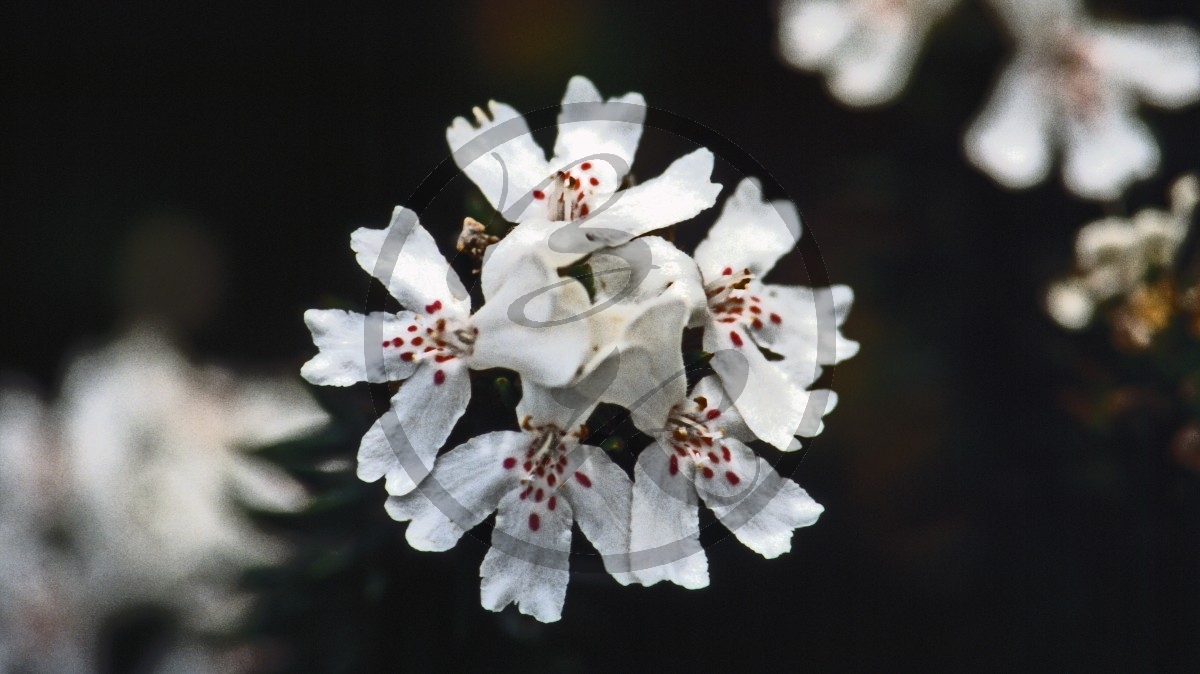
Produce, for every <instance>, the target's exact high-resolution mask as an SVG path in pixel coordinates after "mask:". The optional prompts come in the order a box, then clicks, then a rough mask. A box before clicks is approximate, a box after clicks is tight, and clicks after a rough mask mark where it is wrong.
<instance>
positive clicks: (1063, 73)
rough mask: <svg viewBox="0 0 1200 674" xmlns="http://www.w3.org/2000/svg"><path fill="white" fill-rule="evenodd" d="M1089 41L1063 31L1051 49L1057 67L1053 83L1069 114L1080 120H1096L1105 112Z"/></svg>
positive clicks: (1051, 80)
mask: <svg viewBox="0 0 1200 674" xmlns="http://www.w3.org/2000/svg"><path fill="white" fill-rule="evenodd" d="M1090 52H1091V49H1090V46H1089V45H1088V43H1087V41H1086V40H1084V39H1082V38H1080V37H1079V36H1077V35H1074V34H1072V33H1070V32H1064V33H1063V34H1062V35H1061V36H1059V37H1058V39H1057V40H1056V41H1055V44H1054V46H1053V47H1052V49H1051V50H1050V54H1051V55H1050V58H1051V59H1052V62H1051V67H1052V68H1053V69H1054V71H1053V73H1054V74H1053V75H1052V77H1051V78H1050V86H1052V87H1055V88H1057V89H1058V95H1059V96H1061V98H1062V100H1063V104H1064V106H1065V108H1066V113H1067V114H1069V115H1071V116H1073V117H1076V118H1077V119H1080V120H1084V121H1086V120H1089V119H1094V118H1096V117H1097V116H1099V114H1100V113H1101V112H1102V110H1103V107H1104V98H1103V90H1102V83H1101V78H1100V75H1099V73H1098V72H1097V71H1096V66H1095V64H1094V63H1093V59H1092V55H1091V53H1090Z"/></svg>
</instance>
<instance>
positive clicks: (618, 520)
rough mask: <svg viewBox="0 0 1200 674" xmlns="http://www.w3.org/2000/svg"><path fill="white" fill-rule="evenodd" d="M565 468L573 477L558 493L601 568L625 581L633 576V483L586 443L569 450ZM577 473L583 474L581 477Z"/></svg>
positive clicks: (600, 450) (598, 450)
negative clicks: (599, 559)
mask: <svg viewBox="0 0 1200 674" xmlns="http://www.w3.org/2000/svg"><path fill="white" fill-rule="evenodd" d="M576 466H578V467H576ZM568 470H569V471H571V473H570V476H571V477H573V478H574V479H565V480H563V483H562V484H563V486H562V493H563V495H564V496H565V497H566V498H567V500H568V501H570V503H571V509H572V510H573V511H574V512H575V521H576V522H577V523H578V524H579V529H580V530H581V531H583V535H584V536H586V537H587V539H588V540H589V541H591V542H592V545H593V546H595V548H596V551H597V552H599V553H600V554H601V555H603V558H604V568H605V569H606V570H607V571H608V572H609V573H610V574H612V576H613V578H616V579H617V582H619V583H620V584H622V585H628V584H629V583H631V582H633V580H634V578H633V576H632V575H631V574H630V573H629V571H630V566H629V503H630V498H631V496H630V492H631V490H632V489H633V483H632V482H631V481H630V480H629V476H628V475H626V474H625V471H624V470H621V467H620V466H618V465H617V464H615V463H613V462H612V459H610V458H608V455H607V454H605V453H604V450H603V449H600V448H599V447H592V446H590V445H579V446H578V447H576V448H575V449H574V450H572V451H571V458H570V464H569V468H568ZM580 474H582V475H584V476H586V477H585V478H584V479H582V480H581V479H579V475H580Z"/></svg>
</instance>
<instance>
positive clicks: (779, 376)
mask: <svg viewBox="0 0 1200 674" xmlns="http://www.w3.org/2000/svg"><path fill="white" fill-rule="evenodd" d="M799 238H800V216H799V214H798V213H797V212H796V207H795V206H794V205H792V204H791V203H789V202H786V201H776V202H770V203H768V202H767V201H765V200H764V199H763V196H762V190H761V188H760V187H759V185H758V183H757V182H756V181H754V180H753V179H749V178H748V179H745V180H743V181H742V182H741V183H740V184H739V185H738V187H737V189H736V191H735V192H734V194H733V195H732V196H731V197H729V199H727V200H726V202H725V205H724V207H723V210H722V211H721V215H720V217H719V218H717V221H716V223H714V224H713V226H712V229H711V230H709V232H708V236H707V237H706V238H705V239H704V241H702V242H701V243H700V245H699V246H697V248H696V253H695V258H696V264H697V266H699V268H700V275H701V277H702V279H703V283H704V292H705V295H706V296H707V300H708V301H707V304H706V305H705V307H704V310H703V311H701V312H698V313H697V314H695V315H694V316H693V321H692V325H693V326H703V327H704V350H705V351H708V352H710V353H718V352H720V351H724V350H732V351H734V352H736V353H739V354H741V355H742V356H744V358H736V357H717V358H714V359H713V363H712V364H713V368H714V369H715V370H716V371H717V374H718V375H719V376H720V377H721V378H722V380H723V384H724V386H725V389H726V390H728V391H730V392H736V391H740V394H739V395H737V396H736V401H735V405H736V406H737V409H738V411H739V413H740V414H741V416H742V417H743V418H744V419H745V421H746V424H747V425H748V426H749V427H750V430H751V431H753V432H754V435H756V436H758V437H759V438H761V439H762V440H765V441H766V442H768V443H770V444H772V445H774V446H775V447H778V448H779V449H788V448H789V447H791V448H795V447H796V446H797V445H796V444H795V442H794V440H793V436H795V435H798V434H799V435H811V434H814V433H815V432H819V431H818V430H817V429H818V424H819V416H820V414H822V411H821V409H820V408H819V405H813V404H812V401H811V400H810V398H811V395H812V394H811V392H809V391H807V390H806V389H807V388H808V386H809V385H811V384H812V383H813V382H814V381H816V379H817V377H819V376H820V374H821V366H822V365H833V364H836V363H838V362H841V361H843V360H845V359H847V358H849V357H851V356H853V355H854V354H855V353H857V352H858V343H857V342H854V341H851V340H848V339H846V338H845V337H843V336H842V334H841V331H840V326H841V324H842V323H843V322H844V321H845V320H846V315H847V313H848V312H849V311H850V304H851V302H852V301H853V299H854V295H853V293H852V292H851V290H850V289H849V288H847V287H846V286H831V287H829V288H817V289H813V288H804V287H798V286H780V285H771V284H766V283H763V282H762V278H763V276H765V275H766V274H767V272H769V271H770V270H771V268H772V267H774V266H775V262H776V261H777V260H779V258H780V257H782V256H783V255H784V254H786V253H787V252H789V251H791V250H792V249H793V248H794V247H795V245H796V242H797V241H798V240H799ZM762 349H767V350H769V351H771V352H772V353H774V354H776V356H778V358H776V359H775V360H769V359H768V358H767V356H766V355H765V354H764V353H763V351H762Z"/></svg>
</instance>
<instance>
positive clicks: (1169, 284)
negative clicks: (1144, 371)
mask: <svg viewBox="0 0 1200 674" xmlns="http://www.w3.org/2000/svg"><path fill="white" fill-rule="evenodd" d="M1197 203H1200V181H1198V180H1197V179H1196V176H1194V175H1189V176H1184V177H1183V178H1180V179H1179V180H1177V181H1176V182H1175V185H1174V186H1173V187H1172V188H1171V210H1170V211H1163V210H1159V209H1152V208H1147V209H1145V210H1142V211H1139V212H1138V213H1137V214H1136V215H1134V216H1133V217H1132V218H1120V217H1108V218H1104V219H1102V220H1097V221H1095V222H1092V223H1089V224H1087V225H1085V226H1084V227H1083V228H1082V229H1080V230H1079V236H1078V238H1077V239H1076V243H1075V264H1076V269H1077V271H1076V273H1075V274H1074V275H1072V276H1070V277H1068V278H1065V279H1062V280H1060V281H1057V282H1055V283H1054V284H1052V285H1051V286H1050V289H1049V290H1048V291H1047V294H1046V308H1047V310H1048V311H1049V313H1050V316H1051V317H1052V318H1053V319H1054V320H1055V321H1057V322H1058V323H1059V324H1060V325H1062V326H1063V327H1065V328H1069V329H1072V330H1079V329H1082V328H1084V327H1086V326H1087V325H1088V323H1090V322H1091V320H1092V315H1093V314H1094V313H1095V311H1096V308H1097V307H1098V306H1100V305H1102V304H1104V303H1106V302H1110V301H1113V300H1120V306H1119V307H1117V311H1116V312H1114V317H1115V318H1117V319H1118V320H1117V324H1118V326H1124V327H1123V328H1118V329H1119V332H1120V333H1121V334H1122V335H1123V338H1122V339H1120V340H1119V341H1120V342H1121V343H1123V344H1127V345H1130V346H1137V347H1141V348H1144V347H1146V346H1149V343H1150V340H1151V339H1152V338H1153V337H1154V335H1155V334H1156V333H1157V332H1159V331H1160V330H1162V329H1163V328H1164V327H1165V326H1166V324H1167V322H1168V320H1169V319H1170V317H1171V316H1172V315H1173V314H1174V313H1175V312H1174V305H1175V304H1177V303H1178V302H1180V301H1187V302H1188V303H1189V304H1190V295H1188V294H1187V293H1184V294H1179V293H1177V292H1176V286H1177V283H1176V280H1175V278H1174V274H1173V273H1172V272H1173V268H1174V267H1175V266H1176V264H1175V259H1176V255H1177V253H1178V251H1179V247H1180V246H1181V245H1182V244H1183V242H1184V239H1185V237H1186V236H1187V233H1188V231H1189V229H1190V227H1191V221H1192V215H1193V213H1194V212H1195V210H1196V205H1197Z"/></svg>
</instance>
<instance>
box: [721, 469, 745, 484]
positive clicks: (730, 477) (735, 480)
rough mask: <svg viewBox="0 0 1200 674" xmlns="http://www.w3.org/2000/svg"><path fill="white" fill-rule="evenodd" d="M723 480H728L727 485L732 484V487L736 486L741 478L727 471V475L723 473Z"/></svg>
mask: <svg viewBox="0 0 1200 674" xmlns="http://www.w3.org/2000/svg"><path fill="white" fill-rule="evenodd" d="M725 479H726V480H729V484H733V485H736V484H737V483H739V482H741V481H742V478H740V477H738V476H737V473H734V472H733V471H729V472H728V473H725Z"/></svg>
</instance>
